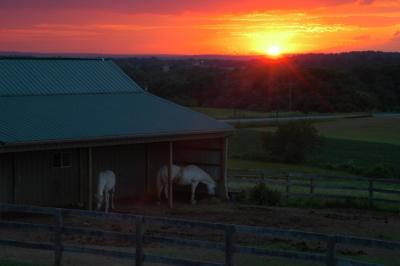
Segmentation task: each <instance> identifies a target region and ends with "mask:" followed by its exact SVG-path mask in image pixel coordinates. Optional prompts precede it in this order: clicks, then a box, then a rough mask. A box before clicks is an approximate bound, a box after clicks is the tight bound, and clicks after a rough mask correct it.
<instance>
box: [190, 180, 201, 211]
mask: <svg viewBox="0 0 400 266" xmlns="http://www.w3.org/2000/svg"><path fill="white" fill-rule="evenodd" d="M198 185H199V182H194V183H192V195H191V198H190V200H191V203H192V204H193V205H194V204H196V200H195V198H194V195H195V193H196V188H197V186H198Z"/></svg>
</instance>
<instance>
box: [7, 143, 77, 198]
mask: <svg viewBox="0 0 400 266" xmlns="http://www.w3.org/2000/svg"><path fill="white" fill-rule="evenodd" d="M63 151H64V152H70V153H71V159H72V163H71V167H68V168H56V167H53V156H54V154H55V153H57V152H60V151H35V152H23V153H16V154H15V176H16V180H15V199H16V203H21V204H33V205H45V206H68V205H77V204H78V203H79V153H78V150H76V149H71V150H63Z"/></svg>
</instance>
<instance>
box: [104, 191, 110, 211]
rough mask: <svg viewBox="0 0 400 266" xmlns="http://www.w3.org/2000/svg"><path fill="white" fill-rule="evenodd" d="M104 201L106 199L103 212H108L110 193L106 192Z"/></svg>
mask: <svg viewBox="0 0 400 266" xmlns="http://www.w3.org/2000/svg"><path fill="white" fill-rule="evenodd" d="M105 199H106V207H105V211H106V212H108V205H109V202H110V192H109V191H107V192H106V195H105Z"/></svg>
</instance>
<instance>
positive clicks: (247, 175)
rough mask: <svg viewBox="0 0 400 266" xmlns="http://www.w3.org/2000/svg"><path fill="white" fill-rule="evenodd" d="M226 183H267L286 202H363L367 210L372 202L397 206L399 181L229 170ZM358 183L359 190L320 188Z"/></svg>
mask: <svg viewBox="0 0 400 266" xmlns="http://www.w3.org/2000/svg"><path fill="white" fill-rule="evenodd" d="M228 175H229V179H228V180H229V181H230V182H238V183H252V184H257V183H266V184H270V185H274V186H281V187H282V190H284V196H285V198H286V200H287V201H289V198H290V197H291V196H293V197H311V198H325V199H358V200H360V199H364V200H366V201H367V202H368V205H369V206H370V207H372V206H373V204H374V202H386V203H394V204H400V180H395V179H383V178H366V177H354V176H338V175H326V174H325V175H321V174H309V173H293V172H292V173H289V172H281V171H273V170H268V169H230V170H229V173H228ZM332 180H338V181H358V183H359V184H365V185H364V186H362V187H358V186H354V185H338V184H321V182H323V181H332ZM378 184H380V185H382V184H392V185H393V184H395V185H399V189H397V190H396V189H383V188H378V187H377V185H378ZM294 188H306V189H307V193H304V192H302V193H299V192H294V191H293V189H294ZM318 189H325V190H326V189H330V190H338V191H339V190H340V191H341V192H344V191H350V192H365V193H364V197H355V196H348V195H338V194H336V195H335V194H327V193H318V192H317V190H318ZM376 193H379V194H381V195H391V196H393V195H398V199H388V198H381V197H377V195H376Z"/></svg>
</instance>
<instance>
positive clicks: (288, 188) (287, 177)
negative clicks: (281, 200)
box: [286, 173, 290, 202]
mask: <svg viewBox="0 0 400 266" xmlns="http://www.w3.org/2000/svg"><path fill="white" fill-rule="evenodd" d="M289 193H290V173H288V174H287V175H286V201H287V202H289Z"/></svg>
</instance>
